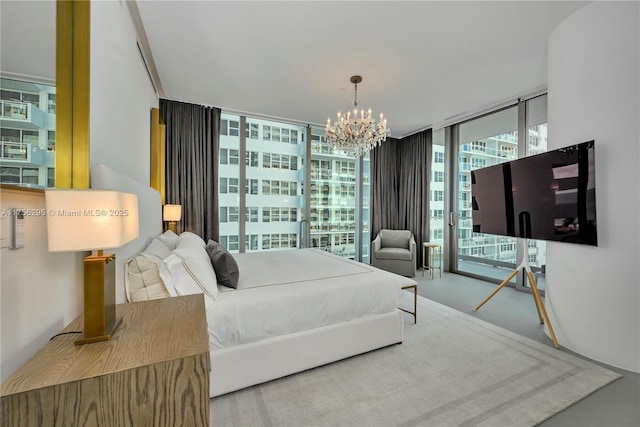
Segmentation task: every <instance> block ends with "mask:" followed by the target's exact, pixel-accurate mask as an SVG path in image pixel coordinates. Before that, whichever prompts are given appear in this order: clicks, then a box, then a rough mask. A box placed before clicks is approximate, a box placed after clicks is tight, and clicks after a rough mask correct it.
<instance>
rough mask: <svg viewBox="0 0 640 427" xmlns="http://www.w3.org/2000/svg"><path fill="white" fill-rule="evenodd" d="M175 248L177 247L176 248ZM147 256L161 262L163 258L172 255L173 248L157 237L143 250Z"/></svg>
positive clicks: (143, 253)
mask: <svg viewBox="0 0 640 427" xmlns="http://www.w3.org/2000/svg"><path fill="white" fill-rule="evenodd" d="M174 249H175V248H174ZM142 255H145V256H146V257H147V258H150V259H151V260H152V261H154V262H156V261H157V262H156V264H159V263H160V262H161V261H162V260H163V259H165V258H166V257H168V256H169V255H171V249H169V247H168V246H167V245H166V244H165V243H164V242H163V241H162V240H160V238H158V237H156V238H155V239H153V240H152V241H151V243H149V246H147V248H146V249H145V250H144V251H143V252H142Z"/></svg>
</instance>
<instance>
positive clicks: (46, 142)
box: [0, 78, 56, 188]
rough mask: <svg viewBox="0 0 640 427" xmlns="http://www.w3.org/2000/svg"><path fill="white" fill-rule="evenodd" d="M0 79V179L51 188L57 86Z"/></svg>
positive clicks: (7, 182) (18, 183)
mask: <svg viewBox="0 0 640 427" xmlns="http://www.w3.org/2000/svg"><path fill="white" fill-rule="evenodd" d="M0 80H1V82H0V87H1V89H0V110H1V114H2V115H1V116H0V144H1V145H0V182H1V183H4V184H17V185H22V186H25V187H32V188H46V187H53V186H54V180H55V173H54V167H55V125H56V88H55V87H53V86H47V85H43V84H37V83H29V82H24V81H19V80H11V79H4V78H3V79H0Z"/></svg>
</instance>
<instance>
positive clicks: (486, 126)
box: [431, 95, 547, 289]
mask: <svg viewBox="0 0 640 427" xmlns="http://www.w3.org/2000/svg"><path fill="white" fill-rule="evenodd" d="M546 103H547V97H546V95H540V96H538V97H535V98H532V99H529V100H527V101H522V102H519V103H518V104H515V105H513V106H511V107H507V108H504V109H501V110H499V111H496V112H493V113H489V114H486V115H483V116H481V117H478V118H476V119H471V120H468V121H465V122H462V123H459V124H456V125H452V126H451V127H450V128H449V129H450V130H451V135H452V136H451V141H443V145H444V146H445V147H447V148H448V149H450V150H451V151H452V152H453V155H452V162H450V163H449V166H450V167H451V168H452V170H453V171H455V172H454V173H452V174H451V178H452V185H451V186H449V187H447V188H448V189H449V191H450V192H449V194H450V195H451V197H452V201H453V203H451V204H450V209H451V213H452V214H453V216H454V220H453V221H451V224H452V225H451V226H450V227H451V228H450V231H451V233H450V239H449V241H448V242H447V243H448V244H449V246H450V248H453V250H451V251H449V254H450V258H451V259H450V260H451V270H452V271H455V272H458V273H462V274H468V275H472V276H476V277H480V278H486V279H489V280H494V281H502V280H504V279H505V278H506V277H507V276H508V275H509V274H510V273H511V271H513V269H514V268H515V267H516V266H517V264H516V262H517V261H519V260H520V259H521V258H522V257H523V256H527V257H528V261H529V264H530V266H531V268H532V271H533V273H534V276H535V277H536V281H537V282H538V286H539V288H541V289H544V287H545V286H544V284H545V280H544V279H545V277H544V272H545V263H546V256H545V254H546V244H545V242H544V241H538V240H529V241H528V245H527V246H528V247H527V254H526V255H525V254H523V253H520V252H519V251H520V248H519V245H518V240H517V239H516V238H513V237H508V236H498V235H491V234H486V233H474V232H473V230H472V204H471V174H470V172H471V171H472V170H475V169H479V168H483V167H487V166H492V165H495V164H499V163H503V162H506V161H510V160H515V159H517V158H518V157H522V156H526V155H535V154H539V153H542V152H544V151H546V150H547V109H546ZM442 139H443V140H444V134H443V137H442ZM437 140H438V139H437V137H436V133H435V132H434V165H433V171H434V172H433V177H432V196H431V197H432V222H434V221H435V223H436V224H438V218H439V217H440V208H439V205H438V202H437V200H438V199H439V198H440V197H441V196H440V194H439V193H437V190H438V188H439V186H440V184H439V182H440V181H443V180H444V177H445V174H444V173H442V174H439V169H438V165H437V163H435V162H436V159H437V158H439V155H438V154H436V153H437V151H438V145H436V143H435V141H437ZM443 157H444V155H443ZM454 162H455V163H454ZM444 198H445V200H446V198H447V195H445V196H444ZM447 211H448V209H447V207H446V206H445V208H443V214H445V216H446V213H447ZM433 228H434V226H433V225H432V229H433ZM434 233H437V231H435V230H434V231H432V238H434V237H435V236H433V234H434ZM445 234H446V233H445ZM512 283H513V284H514V285H516V286H517V287H523V288H526V287H528V283H527V281H526V280H525V277H524V276H523V275H518V276H517V277H516V278H514V279H513V280H512Z"/></svg>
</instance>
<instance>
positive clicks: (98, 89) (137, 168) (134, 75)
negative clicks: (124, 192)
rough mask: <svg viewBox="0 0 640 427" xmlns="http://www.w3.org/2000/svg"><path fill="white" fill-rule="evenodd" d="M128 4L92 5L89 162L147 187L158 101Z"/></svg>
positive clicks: (117, 2)
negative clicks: (137, 44) (154, 110)
mask: <svg viewBox="0 0 640 427" xmlns="http://www.w3.org/2000/svg"><path fill="white" fill-rule="evenodd" d="M136 40H137V36H136V30H135V27H134V24H133V20H132V18H131V15H130V13H129V8H128V6H127V5H126V2H122V1H97V2H91V162H92V163H102V164H105V165H107V166H109V167H110V168H112V169H115V170H116V171H119V172H122V173H123V174H125V175H128V176H130V177H131V178H133V179H135V180H137V181H140V182H142V183H146V184H148V183H149V176H150V156H151V154H150V139H151V133H150V132H151V131H150V129H151V108H152V107H156V108H157V107H158V97H157V95H156V93H155V91H154V89H153V85H152V83H151V80H150V78H149V76H148V74H147V71H146V69H145V67H144V63H143V62H142V59H141V57H140V53H139V52H138V47H137V46H136Z"/></svg>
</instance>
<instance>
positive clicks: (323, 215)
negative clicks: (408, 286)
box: [309, 128, 370, 262]
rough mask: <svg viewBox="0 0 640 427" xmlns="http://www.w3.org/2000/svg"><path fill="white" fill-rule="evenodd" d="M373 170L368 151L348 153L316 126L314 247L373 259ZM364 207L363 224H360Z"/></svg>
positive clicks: (312, 174) (312, 185)
mask: <svg viewBox="0 0 640 427" xmlns="http://www.w3.org/2000/svg"><path fill="white" fill-rule="evenodd" d="M361 162H362V163H361ZM369 174H370V168H369V157H368V155H367V156H363V158H361V159H360V158H355V157H349V156H346V155H345V154H343V153H342V152H340V151H338V150H335V149H334V148H332V147H331V146H330V145H329V144H328V143H327V142H326V141H325V138H324V130H322V129H317V128H312V130H311V170H310V192H311V197H310V206H309V208H310V218H309V226H310V230H311V231H310V234H311V245H310V246H311V247H314V248H320V249H324V250H327V251H330V252H332V253H334V254H336V255H340V256H343V257H347V258H351V259H359V258H360V259H362V261H363V262H368V261H369V248H368V246H369V198H370V197H369V194H370V188H369ZM359 188H361V189H362V190H361V191H359ZM360 193H362V197H359V196H360ZM365 206H366V207H365ZM360 209H362V226H361V227H357V224H358V222H359V221H358V218H359V215H360ZM360 232H362V234H361V235H358V234H359V233H360ZM357 241H362V246H361V247H360V248H358V247H357V246H356V242H357ZM359 250H360V251H361V255H360V256H358V255H359V254H358V251H359Z"/></svg>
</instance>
